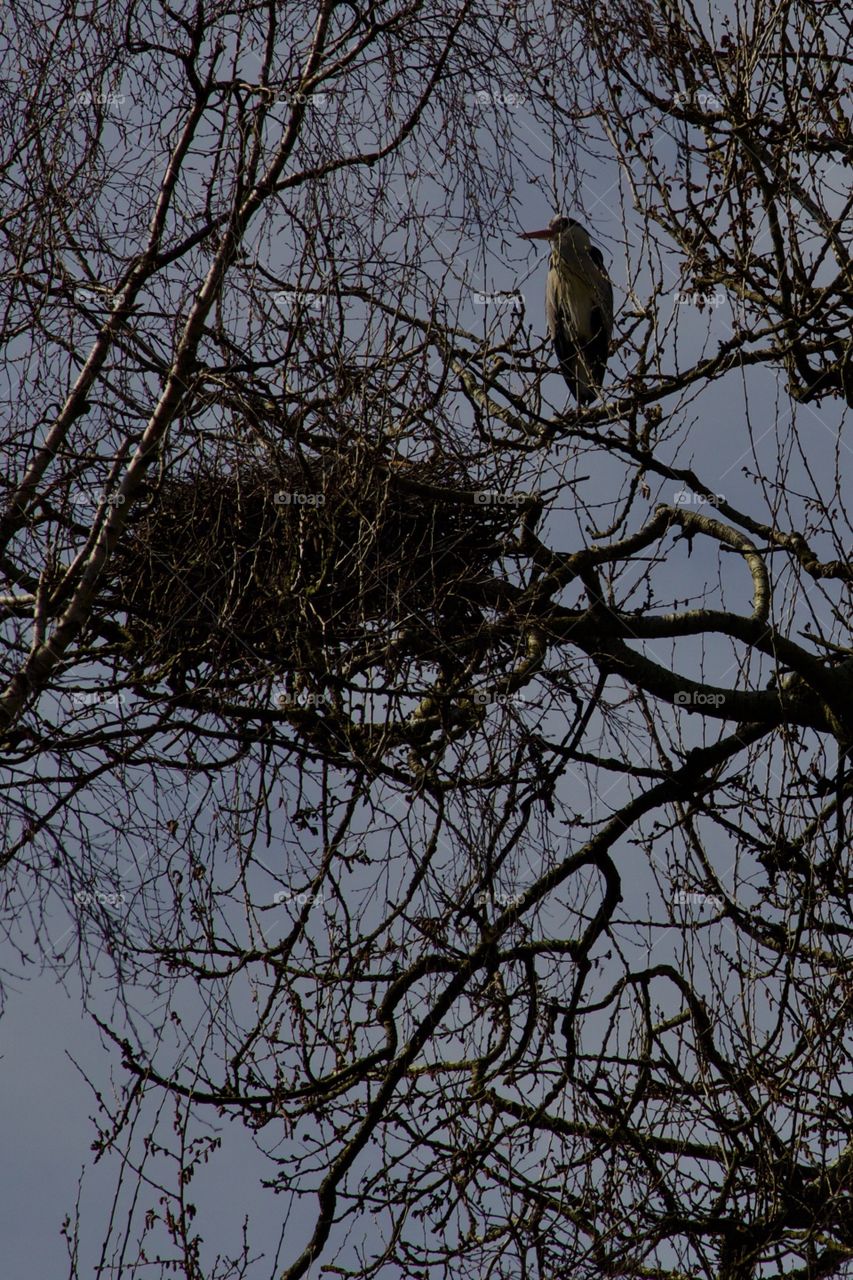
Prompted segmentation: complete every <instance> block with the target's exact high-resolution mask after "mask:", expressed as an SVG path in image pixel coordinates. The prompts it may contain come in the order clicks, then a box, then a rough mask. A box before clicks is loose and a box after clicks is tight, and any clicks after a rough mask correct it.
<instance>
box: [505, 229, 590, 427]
mask: <svg viewBox="0 0 853 1280" xmlns="http://www.w3.org/2000/svg"><path fill="white" fill-rule="evenodd" d="M521 239H522V240H548V241H550V243H551V266H550V270H549V271H548V281H547V284H546V286H545V315H546V318H547V321H548V332H549V334H550V335H551V340H552V341H553V343H554V351H555V353H556V356H557V359H558V360H559V362H560V369H561V370H562V374H563V377H564V378H565V380H566V382H567V384H568V387H569V390H570V391H571V393H572V395H573V396H574V397H575V399H576V400H577V402H578V404H582V405H583V404H589V403H590V401H591V400H594V399H595V397H596V396H597V395H598V393H599V391H600V389H601V382H602V379H603V377H604V370H605V367H606V365H607V356H608V353H609V350H610V335H611V333H612V332H613V286H612V284H611V283H610V277H609V276H608V274H607V272H606V271H605V269H604V257H603V255H602V253H601V250H600V249H596V248H595V247H594V246H593V245H592V243H591V241H590V238H589V233H588V231H587V230H586V229H585V228H584V227H582V226H581V224H580V223H579V222H576V221H575V220H574V218H566V217H562V216H558V217H556V218H552V219H551V221H550V222H549V223H548V226H547V227H546V228H545V229H544V231H527V232H525V233H524V234H523V235H522V237H521Z"/></svg>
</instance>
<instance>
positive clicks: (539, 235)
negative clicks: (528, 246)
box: [519, 227, 554, 240]
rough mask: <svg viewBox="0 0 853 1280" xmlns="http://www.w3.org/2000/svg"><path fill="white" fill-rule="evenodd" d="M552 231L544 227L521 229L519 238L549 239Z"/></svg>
mask: <svg viewBox="0 0 853 1280" xmlns="http://www.w3.org/2000/svg"><path fill="white" fill-rule="evenodd" d="M553 234H554V232H553V231H552V230H551V229H550V228H549V227H546V228H545V230H544V231H522V232H521V234H520V236H519V239H521V240H550V239H551V237H552V235H553Z"/></svg>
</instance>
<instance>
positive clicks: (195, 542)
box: [114, 452, 518, 677]
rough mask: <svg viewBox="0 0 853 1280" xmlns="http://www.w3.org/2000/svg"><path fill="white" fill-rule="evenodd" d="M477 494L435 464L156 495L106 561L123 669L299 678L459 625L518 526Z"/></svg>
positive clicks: (363, 467) (235, 473)
mask: <svg viewBox="0 0 853 1280" xmlns="http://www.w3.org/2000/svg"><path fill="white" fill-rule="evenodd" d="M477 489H478V486H477V485H476V484H473V483H472V481H471V479H470V477H469V476H467V475H466V474H465V472H464V471H463V470H462V469H461V468H460V466H459V465H458V464H456V463H453V462H451V461H449V460H447V459H441V458H440V459H432V460H429V461H425V462H420V463H416V462H404V461H400V460H398V461H393V462H390V463H389V462H386V463H382V462H379V461H376V460H374V459H371V458H370V457H369V456H366V455H365V454H363V453H360V452H353V453H351V454H349V455H344V456H341V455H337V456H335V457H328V458H321V459H319V460H313V461H310V462H308V461H306V460H304V459H301V458H299V459H297V458H295V457H293V456H290V457H286V458H284V459H280V460H278V461H277V462H276V463H275V464H274V465H272V464H271V465H266V466H265V465H261V463H260V462H257V461H253V462H252V463H250V464H245V465H242V466H237V467H235V468H232V469H231V470H229V471H221V470H215V469H213V468H199V469H198V470H196V471H195V472H194V473H193V474H189V475H184V476H182V477H180V478H175V479H172V480H168V481H166V482H164V483H163V484H162V485H161V487H160V489H159V491H158V492H157V494H156V495H155V496H154V498H153V500H152V501H151V503H150V504H149V505H148V507H147V508H145V509H144V510H143V511H142V512H141V513H140V514H139V515H138V517H137V518H136V519H135V520H134V521H133V522H132V524H131V527H130V530H129V537H128V539H127V541H126V542H125V544H124V545H123V546H122V547H121V548H120V549H119V551H118V553H117V555H116V558H115V577H114V586H115V593H116V594H115V603H116V605H117V607H118V609H119V610H120V611H121V612H122V613H123V614H124V615H125V631H126V632H127V633H129V635H130V637H131V639H132V648H133V652H134V657H135V660H136V661H137V662H138V663H140V664H141V665H142V666H144V667H146V668H148V669H149V670H150V669H155V668H160V669H162V670H164V671H165V673H167V674H169V673H171V674H172V675H174V674H175V673H176V672H180V673H181V674H183V673H186V671H187V670H189V669H194V670H195V671H196V672H199V671H201V670H205V671H206V672H207V673H208V674H210V675H213V674H217V675H220V676H224V675H229V674H233V675H240V676H242V677H245V676H247V675H249V676H251V675H260V674H261V673H262V672H263V671H264V670H266V671H269V670H270V667H273V668H274V669H275V670H276V671H287V670H298V669H300V668H305V667H310V666H316V664H317V662H318V656H319V655H321V654H322V655H324V661H325V662H326V663H328V662H329V661H330V659H331V657H332V654H333V653H336V654H340V653H341V652H342V650H344V649H346V648H347V647H349V646H351V645H353V644H356V643H358V642H359V641H360V640H363V639H364V638H366V637H367V636H368V635H372V636H374V637H375V635H376V633H377V632H379V633H382V632H384V631H386V630H387V631H389V632H390V630H391V629H393V628H394V626H395V625H399V624H401V623H403V622H406V621H409V620H411V619H412V618H415V619H417V620H419V621H420V622H421V623H425V624H427V625H436V624H439V623H440V622H441V619H442V618H445V617H447V616H449V615H450V614H453V615H454V616H456V617H460V616H465V615H466V614H467V615H470V613H471V611H472V608H473V606H472V605H471V602H470V599H469V594H470V591H471V588H472V586H473V585H475V584H476V583H477V581H478V580H482V579H483V578H484V577H487V576H490V574H489V570H490V566H491V565H493V564H494V561H495V559H496V558H497V556H498V555H499V554H500V552H501V549H502V548H501V539H502V538H505V537H506V535H507V534H508V533H509V532H510V531H511V530H512V528H513V526H514V524H515V523H516V522H517V519H518V508H517V505H516V504H514V503H508V504H506V505H504V504H501V503H498V502H483V501H477V500H476V499H475V498H473V497H472V493H473V492H476V491H477Z"/></svg>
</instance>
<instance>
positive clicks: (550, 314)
mask: <svg viewBox="0 0 853 1280" xmlns="http://www.w3.org/2000/svg"><path fill="white" fill-rule="evenodd" d="M546 312H547V319H548V331H549V333H550V334H551V341H552V342H553V344H554V355H555V356H556V357H557V360H558V361H559V363H560V372H561V373H562V375H563V377H564V378H565V380H566V385H567V386H568V388H569V390H570V391H571V393H572V395H573V396H574V398H575V399H576V400H577V402H578V404H588V403H589V401H590V400H594V399H595V392H594V391H591V390H590V388H589V386H588V385H587V383H588V379H587V378H586V377H584V370H583V369H579V367H578V357H579V356H580V354H581V351H582V350H583V348H582V347H581V346H580V345H579V343H578V340H577V336H576V334H575V330H574V326H573V324H572V318H571V315H570V313H569V311H568V309H567V308H566V307H564V306H561V305H560V304H559V303H556V302H555V301H554V300H553V299H552V298H551V297H550V296H549V298H548V300H547V303H546Z"/></svg>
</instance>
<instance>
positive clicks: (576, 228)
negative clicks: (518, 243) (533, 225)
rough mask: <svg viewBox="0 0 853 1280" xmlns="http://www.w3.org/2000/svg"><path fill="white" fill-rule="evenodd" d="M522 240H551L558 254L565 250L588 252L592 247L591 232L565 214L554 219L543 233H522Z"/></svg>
mask: <svg viewBox="0 0 853 1280" xmlns="http://www.w3.org/2000/svg"><path fill="white" fill-rule="evenodd" d="M520 238H521V239H522V240H550V242H551V244H552V246H553V248H554V249H556V250H557V251H558V252H559V251H561V250H563V249H564V248H565V249H570V248H571V249H574V251H575V252H576V253H577V252H583V251H584V250H586V251H588V250H589V246H590V238H589V232H588V231H587V230H586V228H585V227H582V226H581V224H580V223H579V222H576V221H575V219H574V218H567V217H566V216H565V215H564V214H561V213H559V214H557V216H556V217H555V218H552V219H551V221H550V222H549V223H548V225H547V227H544V228H543V230H542V231H525V232H522V234H521V237H520Z"/></svg>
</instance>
